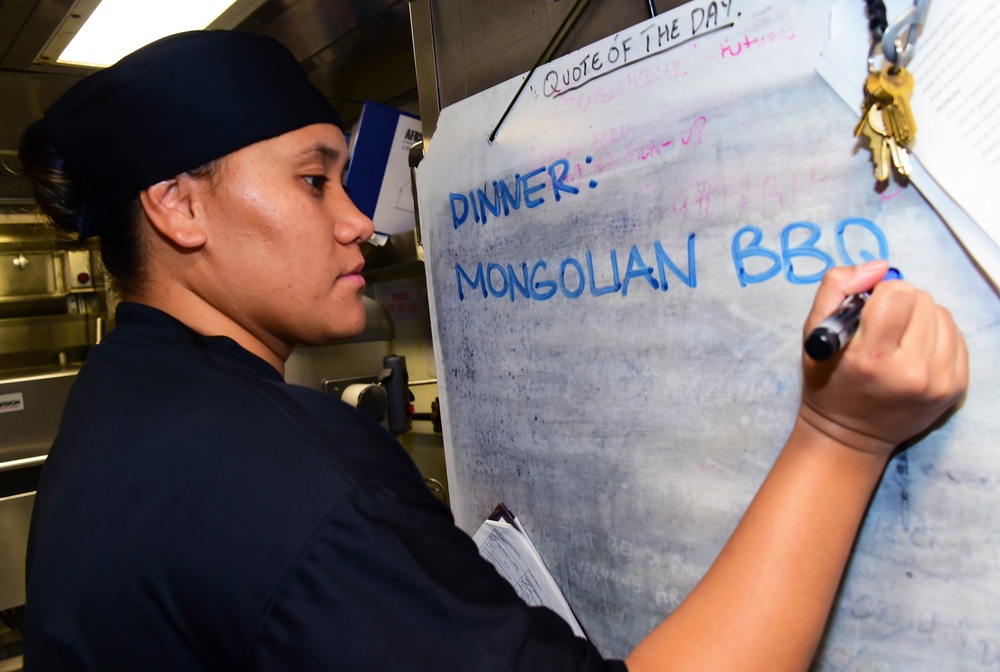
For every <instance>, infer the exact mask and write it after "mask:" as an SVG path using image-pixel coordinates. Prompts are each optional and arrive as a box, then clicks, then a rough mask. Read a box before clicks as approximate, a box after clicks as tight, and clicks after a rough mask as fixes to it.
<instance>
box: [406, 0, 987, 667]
mask: <svg viewBox="0 0 1000 672" xmlns="http://www.w3.org/2000/svg"><path fill="white" fill-rule="evenodd" d="M830 4H831V3H830V2H817V1H815V0H812V1H810V2H808V3H807V2H801V1H794V0H785V1H783V2H754V1H752V0H732V2H729V3H716V2H707V1H702V0H698V1H696V2H694V3H691V4H689V5H685V6H683V7H680V8H677V9H676V10H673V11H671V12H669V13H667V14H664V15H661V16H659V17H656V18H655V19H651V20H650V21H647V22H645V23H642V24H639V25H637V26H634V27H632V28H630V29H629V30H627V31H623V32H622V33H619V34H616V35H613V36H611V37H609V38H607V39H605V40H602V41H601V42H598V43H595V44H593V45H590V46H588V47H586V48H584V49H581V50H580V51H577V52H574V53H573V54H569V55H567V56H565V57H562V58H560V59H558V60H557V61H555V62H553V63H551V64H549V65H548V66H544V67H542V68H541V69H539V71H538V72H536V73H535V75H534V76H533V77H532V79H531V81H530V82H529V84H528V86H527V87H526V88H525V91H524V93H523V94H522V96H521V97H520V99H519V100H518V102H517V103H516V105H515V106H514V108H513V110H512V112H511V114H510V116H509V117H508V118H507V119H506V121H505V122H504V124H503V125H502V126H501V128H500V131H499V133H498V135H497V137H496V140H495V141H494V142H493V143H490V142H489V141H488V135H489V133H490V131H491V130H492V129H493V127H494V126H495V125H496V122H497V120H499V119H500V117H501V115H502V113H503V111H504V109H506V107H507V105H508V103H509V102H510V100H511V98H512V97H513V96H514V93H515V92H516V90H517V88H518V87H519V86H520V84H521V81H522V79H523V78H522V77H518V78H515V79H513V80H511V81H508V82H506V83H504V84H501V85H499V86H497V87H494V88H493V89H490V90H487V91H484V92H483V93H481V94H478V95H476V96H474V97H472V98H469V99H467V100H464V101H462V102H460V103H457V104H455V105H453V106H450V107H448V108H446V109H445V110H443V111H442V114H441V117H440V120H439V124H438V128H437V131H436V133H435V135H434V138H433V140H432V141H431V143H430V147H429V151H428V153H427V156H426V158H425V159H424V160H423V162H422V163H421V165H420V166H419V168H418V170H417V191H418V195H419V196H418V204H419V212H420V221H421V226H422V228H423V237H424V243H425V249H426V254H427V268H428V283H429V288H430V292H429V293H430V302H431V308H432V327H433V335H434V342H435V349H436V357H437V374H438V381H439V387H440V390H441V402H442V404H441V407H442V414H443V420H444V438H445V445H446V459H447V464H448V473H449V483H450V485H451V488H452V493H451V502H452V508H453V510H454V513H455V516H456V520H457V521H458V524H459V525H460V526H461V527H462V528H463V529H465V530H466V531H468V532H470V533H471V532H473V531H474V530H475V529H476V528H477V527H478V525H479V523H480V522H481V521H482V519H483V518H484V517H485V516H486V515H487V514H488V513H489V512H490V510H492V508H493V507H494V505H495V504H496V503H497V502H498V501H500V500H503V501H504V502H506V503H507V504H508V506H509V507H510V508H511V509H512V510H513V511H514V512H515V513H516V514H517V515H518V516H519V518H520V520H521V521H522V523H523V525H524V527H525V529H526V530H527V532H528V533H529V535H530V536H531V538H532V540H533V541H534V542H535V544H536V545H537V546H538V548H539V551H540V552H541V555H542V557H543V558H545V559H546V561H547V562H548V564H549V568H550V569H551V571H552V573H553V575H554V576H555V578H556V580H557V581H558V582H559V583H560V585H561V586H562V588H563V590H564V592H565V594H566V596H567V599H568V601H569V603H570V605H571V606H572V607H573V609H574V611H575V612H576V614H577V616H578V617H579V620H580V622H581V624H582V625H583V627H584V629H585V630H587V632H588V634H589V636H590V637H591V639H593V640H594V642H595V643H596V644H597V645H598V646H599V648H600V649H601V650H602V651H603V652H604V653H605V654H606V655H608V656H624V655H625V654H626V653H627V652H628V651H629V650H631V648H632V647H633V646H634V645H635V644H636V643H637V642H638V641H639V640H640V639H642V637H643V636H645V634H646V633H648V632H649V631H650V630H651V629H652V628H653V627H654V626H655V625H656V624H657V623H658V622H659V621H660V620H662V619H663V618H664V617H665V616H666V615H668V614H669V613H670V612H671V611H672V610H673V609H674V608H675V607H676V606H677V605H678V604H679V603H680V601H681V600H682V599H683V598H684V597H685V595H686V594H687V593H688V592H689V591H690V590H691V589H692V588H693V586H694V585H695V584H696V583H697V581H698V580H699V579H700V577H701V576H702V575H703V574H704V572H705V571H706V569H707V568H708V567H709V565H710V564H711V562H712V561H713V560H714V558H715V556H716V554H717V553H718V551H719V550H720V548H721V547H722V546H723V544H724V543H725V541H726V539H727V538H728V536H729V534H730V533H731V531H732V530H733V528H734V527H735V526H736V524H737V522H738V520H739V518H740V516H741V514H742V513H743V511H744V510H745V509H746V507H747V505H748V504H749V502H750V499H751V498H752V497H753V495H754V493H755V491H756V489H757V488H758V486H759V485H760V483H761V481H762V480H763V479H764V476H765V475H766V472H767V470H768V469H769V468H770V466H771V464H772V463H773V461H774V459H775V457H776V455H777V453H778V451H779V450H780V448H781V446H782V445H783V443H784V441H785V439H786V437H787V434H788V432H789V431H790V429H791V426H792V422H793V419H794V417H795V412H796V409H797V407H798V399H799V389H800V376H801V374H800V368H799V357H800V351H801V325H802V322H803V320H804V318H805V316H806V314H807V312H808V308H809V306H810V305H811V302H812V298H813V295H814V293H815V289H816V285H817V283H818V281H819V278H820V276H821V275H822V273H823V271H824V270H825V269H826V268H827V267H828V266H829V265H831V264H837V265H843V264H856V263H860V262H862V261H863V260H865V259H867V258H871V257H882V258H887V259H888V260H889V261H890V262H891V263H892V265H893V266H896V267H898V268H899V269H900V270H902V272H903V274H904V275H905V277H906V278H907V279H908V280H910V281H911V282H913V283H914V284H915V285H917V286H919V287H922V288H926V289H928V290H930V291H931V292H932V294H933V295H934V297H935V298H936V299H937V300H938V301H939V302H940V303H942V304H944V305H946V306H947V307H949V308H950V309H951V310H952V313H953V314H954V316H955V319H956V322H957V323H958V325H959V326H960V328H961V329H962V331H963V333H964V334H965V337H966V339H967V341H968V344H969V348H970V357H971V362H972V380H971V383H970V392H969V396H968V399H967V401H966V402H965V404H964V407H963V408H962V410H961V412H960V413H959V414H958V415H956V416H955V417H953V418H952V419H951V420H949V421H948V422H947V423H946V424H945V425H944V426H942V427H941V428H939V429H938V430H937V431H935V432H933V433H931V434H929V435H928V436H926V437H925V438H924V439H923V440H921V441H920V442H919V443H917V444H916V445H914V446H913V447H911V448H910V449H909V451H907V452H906V453H903V454H902V455H900V456H898V457H896V458H895V459H894V460H893V461H892V462H890V464H889V467H888V469H887V471H886V474H885V477H884V479H883V482H882V484H881V486H880V488H879V489H878V491H877V494H876V495H875V497H874V499H873V501H872V504H871V507H870V510H869V512H868V515H867V517H866V519H865V522H864V525H863V529H862V531H861V534H860V537H859V539H858V543H857V547H856V550H855V553H854V555H853V557H852V561H851V563H850V565H849V567H848V571H847V576H846V578H845V581H844V584H843V587H842V590H841V592H840V594H839V596H838V599H837V602H836V605H835V609H834V613H833V616H832V619H831V622H830V624H829V627H828V631H827V635H826V637H825V639H824V643H823V646H822V649H821V651H820V653H819V656H818V658H817V662H816V665H815V668H816V669H819V670H880V671H882V670H907V671H913V670H945V669H947V670H984V669H1000V609H998V605H1000V451H997V449H996V437H997V436H998V435H1000V413H998V412H997V409H996V402H995V400H996V398H997V395H996V393H997V389H996V388H997V386H998V385H1000V330H998V323H1000V301H998V297H997V295H996V294H995V293H994V291H993V290H992V288H991V286H990V284H989V283H988V282H987V281H986V280H984V278H983V277H982V275H981V274H980V272H979V271H978V270H977V268H976V267H975V265H974V264H973V263H972V262H971V261H970V259H969V257H968V256H967V254H966V253H965V251H964V250H963V249H962V248H961V246H960V245H959V244H958V243H956V241H955V238H954V237H953V235H952V233H951V232H950V230H949V228H948V226H947V224H946V223H945V222H943V221H942V220H941V219H940V217H939V216H938V215H937V214H936V213H935V211H934V210H933V209H932V208H930V207H929V206H928V204H927V202H926V201H925V200H924V199H923V198H922V196H921V195H920V193H919V192H917V191H916V190H915V189H914V188H913V187H912V186H905V185H900V184H897V183H893V184H890V185H888V187H887V188H885V189H878V188H876V185H875V182H874V178H873V176H872V168H871V163H870V156H869V155H868V154H867V152H866V151H865V150H864V149H863V148H862V149H859V147H858V145H857V143H856V140H855V138H854V137H853V128H854V124H855V121H856V119H857V113H856V111H854V110H851V109H850V108H848V107H847V106H845V105H844V104H843V103H842V102H841V101H840V100H839V99H838V98H837V97H836V95H835V94H834V93H833V92H832V91H831V90H830V89H829V87H828V86H827V85H826V84H824V83H823V81H822V80H821V79H820V78H819V77H818V76H817V75H816V74H815V70H814V63H815V58H816V54H817V51H818V50H819V48H820V47H821V46H822V44H823V42H824V41H825V37H826V32H825V31H826V29H827V28H826V26H825V21H826V19H827V17H828V9H829V5H830ZM858 6H859V9H858V23H859V25H858V29H859V30H866V29H867V21H866V18H865V15H864V3H858ZM860 85H861V82H859V86H860ZM816 487H817V488H822V487H823V484H822V483H817V484H816Z"/></svg>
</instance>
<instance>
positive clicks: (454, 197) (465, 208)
mask: <svg viewBox="0 0 1000 672" xmlns="http://www.w3.org/2000/svg"><path fill="white" fill-rule="evenodd" d="M448 200H449V201H450V202H451V221H452V223H453V224H454V225H455V228H456V229H457V228H458V227H460V226H462V223H463V222H465V220H466V219H467V218H468V216H469V201H468V200H466V198H465V196H463V195H462V194H455V193H451V194H448ZM455 203H461V204H462V214H461V215H459V214H458V211H457V210H455Z"/></svg>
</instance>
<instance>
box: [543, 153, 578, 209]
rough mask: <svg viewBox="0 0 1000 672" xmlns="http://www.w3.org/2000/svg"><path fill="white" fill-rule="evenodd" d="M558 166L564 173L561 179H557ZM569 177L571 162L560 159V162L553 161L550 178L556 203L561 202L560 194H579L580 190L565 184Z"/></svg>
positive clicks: (560, 176)
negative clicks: (563, 192)
mask: <svg viewBox="0 0 1000 672" xmlns="http://www.w3.org/2000/svg"><path fill="white" fill-rule="evenodd" d="M556 166H559V167H561V168H562V173H561V174H560V175H559V177H556ZM567 175H569V161H567V160H566V159H559V160H558V161H553V162H552V165H551V166H549V177H551V178H552V191H553V192H554V193H555V197H556V201H557V202H558V201H559V198H560V196H559V192H560V191H565V192H567V193H569V194H579V193H580V190H579V189H577V188H576V187H574V186H573V185H568V186H567V185H565V184H563V182H564V181H565V180H566V176H567Z"/></svg>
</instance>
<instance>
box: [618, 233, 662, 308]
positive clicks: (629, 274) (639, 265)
mask: <svg viewBox="0 0 1000 672" xmlns="http://www.w3.org/2000/svg"><path fill="white" fill-rule="evenodd" d="M632 278H645V279H646V282H648V283H649V285H650V286H651V287H652V288H653V289H659V288H660V283H658V282H657V281H656V280H655V279H654V278H653V267H652V266H647V265H646V262H645V261H643V260H642V255H641V254H639V248H638V246H636V245H633V246H632V249H631V250H630V251H629V253H628V266H627V268H626V269H625V282H624V283H622V296H628V283H629V282H630V281H631V280H632Z"/></svg>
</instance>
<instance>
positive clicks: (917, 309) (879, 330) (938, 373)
mask: <svg viewBox="0 0 1000 672" xmlns="http://www.w3.org/2000/svg"><path fill="white" fill-rule="evenodd" d="M887 270H888V264H886V262H884V261H877V262H870V263H867V264H864V265H862V266H858V267H841V268H834V269H831V270H830V271H828V272H827V274H826V275H825V276H824V278H823V282H822V284H821V285H820V287H819V289H818V291H817V293H816V298H815V300H814V302H813V307H812V310H811V312H810V314H809V317H808V318H807V320H806V323H805V331H804V334H808V333H809V332H810V331H811V330H812V329H813V328H814V327H815V326H816V325H817V324H819V323H820V322H821V321H822V320H823V319H824V318H826V317H827V316H829V315H830V314H831V313H833V312H834V311H835V310H836V309H837V307H838V306H839V305H840V303H841V302H842V301H843V300H844V298H845V297H846V296H848V295H850V294H854V293H857V292H862V291H868V290H871V298H869V300H868V302H867V304H866V305H865V307H864V309H863V310H862V311H861V322H860V325H859V327H858V330H857V333H856V334H855V335H854V338H853V339H852V340H851V342H850V343H849V344H848V345H847V347H846V348H844V350H842V351H841V352H840V353H839V354H838V355H837V356H836V357H834V358H833V359H831V360H828V361H825V362H817V361H814V360H813V359H811V358H810V357H809V356H807V355H805V354H803V387H802V405H801V407H800V410H799V417H800V419H801V420H803V421H804V422H806V423H808V424H809V425H811V426H812V427H813V428H815V429H816V430H818V431H820V432H822V433H823V434H826V435H827V436H829V437H831V438H833V439H835V440H836V441H838V442H839V443H841V444H843V445H846V446H848V447H851V448H854V449H856V450H861V451H864V452H867V453H872V454H876V455H880V456H888V455H889V454H890V453H891V452H892V450H893V449H894V448H896V447H897V446H898V445H899V444H900V443H902V442H904V441H906V440H907V439H909V438H910V437H913V436H915V435H917V434H919V433H921V432H923V431H924V430H926V429H927V428H928V427H930V426H931V425H932V424H933V423H934V422H935V421H936V420H937V419H938V418H939V417H940V416H941V415H942V414H944V413H945V412H946V411H948V410H949V409H950V408H951V407H953V406H954V405H955V404H956V403H957V402H958V401H959V399H961V397H962V396H963V395H964V393H965V390H966V387H967V386H968V380H969V363H968V351H967V349H966V345H965V339H963V338H962V335H961V333H959V331H958V328H957V327H956V326H955V323H954V321H953V320H952V318H951V314H950V313H949V312H948V311H947V310H946V309H945V308H942V307H941V306H938V305H937V304H935V303H934V301H933V299H931V297H930V295H928V294H927V293H926V292H923V291H920V290H918V289H916V288H914V287H913V286H912V285H910V284H909V283H907V282H903V281H901V280H890V281H886V282H881V283H879V282H878V281H879V280H880V279H881V278H882V277H883V276H884V275H885V274H886V271H887Z"/></svg>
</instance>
